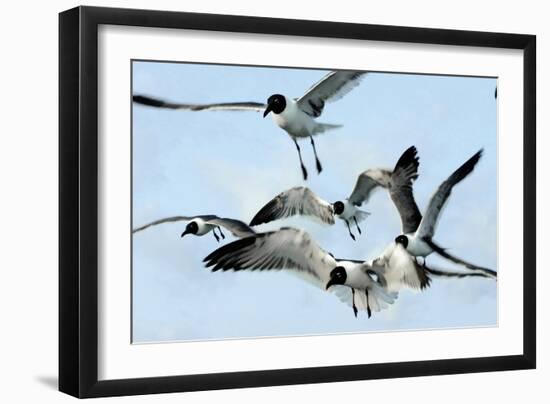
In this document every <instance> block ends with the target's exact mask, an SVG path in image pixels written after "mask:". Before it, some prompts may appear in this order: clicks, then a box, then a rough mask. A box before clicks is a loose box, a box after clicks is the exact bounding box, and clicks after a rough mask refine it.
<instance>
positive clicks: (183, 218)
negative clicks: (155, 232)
mask: <svg viewBox="0 0 550 404" xmlns="http://www.w3.org/2000/svg"><path fill="white" fill-rule="evenodd" d="M195 217H196V216H170V217H165V218H163V219H158V220H155V221H153V222H150V223H147V224H144V225H143V226H139V227H136V228H135V229H133V230H132V233H137V232H138V231H142V230H145V229H147V228H149V227H151V226H156V225H159V224H163V223H171V222H182V221H188V220H193V219H194V218H195Z"/></svg>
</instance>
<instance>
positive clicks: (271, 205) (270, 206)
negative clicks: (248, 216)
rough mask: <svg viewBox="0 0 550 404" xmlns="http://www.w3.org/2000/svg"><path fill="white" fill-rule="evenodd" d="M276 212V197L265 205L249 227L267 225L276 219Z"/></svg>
mask: <svg viewBox="0 0 550 404" xmlns="http://www.w3.org/2000/svg"><path fill="white" fill-rule="evenodd" d="M276 210H277V197H275V198H273V199H272V200H271V201H269V202H268V203H266V204H265V205H264V206H263V207H262V208H261V209H260V210H259V211H258V213H256V215H255V216H254V217H253V218H252V220H251V221H250V226H258V225H260V224H264V223H269V222H272V221H273V220H276V219H277V215H276V214H275V212H276Z"/></svg>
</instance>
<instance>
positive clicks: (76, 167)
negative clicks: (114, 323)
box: [59, 7, 536, 398]
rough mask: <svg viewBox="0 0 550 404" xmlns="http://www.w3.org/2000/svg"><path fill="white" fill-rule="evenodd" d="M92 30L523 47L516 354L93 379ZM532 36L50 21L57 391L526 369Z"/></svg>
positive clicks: (110, 13) (186, 17) (130, 16)
mask: <svg viewBox="0 0 550 404" xmlns="http://www.w3.org/2000/svg"><path fill="white" fill-rule="evenodd" d="M101 24H112V25H125V26H140V27H158V28H181V29H194V30H206V31H227V32H242V33H259V34H276V35H291V36H309V37H319V38H343V39H359V40H371V41H373V40H374V41H394V42H405V43H424V44H439V45H449V46H456V45H462V46H476V47H486V48H510V49H520V50H523V61H524V62H523V63H524V65H523V66H524V77H523V85H524V87H523V105H524V109H523V114H524V115H523V119H524V121H523V142H524V143H523V144H524V156H523V181H524V188H523V204H524V205H523V219H524V229H523V231H524V238H523V251H524V258H523V261H524V262H523V354H521V355H513V356H497V357H483V358H466V359H446V360H429V361H416V362H401V363H381V364H365V365H350V366H335V367H315V368H294V369H281V370H263V371H250V372H235V373H218V374H206V375H181V376H170V377H151V378H139V379H123V380H106V381H99V380H98V376H97V371H98V337H97V336H98V323H97V318H98V316H97V314H98V269H97V265H98V138H97V136H98V134H97V130H98V122H97V120H98V105H97V101H98V88H97V84H98V78H97V73H98V66H97V51H98V26H99V25H101ZM535 61H536V37H535V36H534V35H519V34H505V33H490V32H473V31H459V30H443V29H425V28H411V27H397V26H383V25H369V24H349V23H338V22H324V21H305V20H288V19H277V18H259V17H245V16H228V15H213V14H197V13H182V12H166V11H150V10H130V9H112V8H96V7H77V8H74V9H71V10H68V11H64V12H62V13H60V15H59V100H60V101H59V156H60V157H59V218H60V219H59V234H60V236H59V390H60V391H62V392H65V393H68V394H70V395H73V396H75V397H80V398H85V397H104V396H120V395H133V394H150V393H168V392H183V391H197V390H213V389H227V388H244V387H260V386H275V385H292V384H301V383H324V382H338V381H351V380H362V379H381V378H396V377H412V376H427V375H442V374H459V373H469V372H489V371H502V370H514V369H533V368H535V366H536V273H535V270H536V258H535V257H536V213H535V212H536V200H535V196H536V187H535V184H536V168H535V167H536V160H535V158H536V129H535V122H536V108H535V105H536V62H535Z"/></svg>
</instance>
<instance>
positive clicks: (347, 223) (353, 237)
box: [344, 219, 355, 241]
mask: <svg viewBox="0 0 550 404" xmlns="http://www.w3.org/2000/svg"><path fill="white" fill-rule="evenodd" d="M344 222H346V225H347V226H348V231H349V235H350V236H351V238H352V239H353V241H355V236H354V235H353V233H352V232H351V228H350V227H349V222H348V219H344Z"/></svg>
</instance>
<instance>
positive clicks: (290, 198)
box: [250, 187, 334, 226]
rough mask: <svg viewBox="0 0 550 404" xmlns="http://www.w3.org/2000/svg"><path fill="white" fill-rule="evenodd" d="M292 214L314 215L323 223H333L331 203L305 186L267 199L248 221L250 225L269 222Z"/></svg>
mask: <svg viewBox="0 0 550 404" xmlns="http://www.w3.org/2000/svg"><path fill="white" fill-rule="evenodd" d="M294 215H304V216H314V217H316V218H318V219H320V220H321V221H323V222H324V223H328V224H334V210H333V208H332V205H331V204H330V203H328V202H326V201H324V200H322V199H321V198H319V197H318V196H317V195H316V194H315V193H314V192H313V191H311V190H310V189H309V188H306V187H295V188H291V189H289V190H288V191H284V192H281V193H280V194H279V195H277V196H276V197H275V198H273V199H272V200H271V201H269V202H268V203H267V204H266V205H265V206H264V207H263V208H261V209H260V210H259V211H258V213H256V215H255V216H254V218H253V219H252V221H251V222H250V226H257V225H259V224H262V223H269V222H272V221H274V220H277V219H282V218H285V217H290V216H294Z"/></svg>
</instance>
